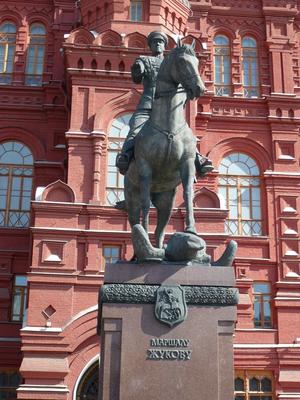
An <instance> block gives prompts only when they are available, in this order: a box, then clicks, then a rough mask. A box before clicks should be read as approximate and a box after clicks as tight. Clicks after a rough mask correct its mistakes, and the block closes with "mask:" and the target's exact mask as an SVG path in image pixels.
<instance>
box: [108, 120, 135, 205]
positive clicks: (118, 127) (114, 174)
mask: <svg viewBox="0 0 300 400" xmlns="http://www.w3.org/2000/svg"><path fill="white" fill-rule="evenodd" d="M131 115H132V114H123V115H120V116H119V117H117V118H116V119H114V120H113V122H112V124H111V126H110V128H109V130H108V155H107V160H108V161H107V184H106V203H107V204H109V205H115V204H116V202H117V201H120V200H123V199H124V177H123V175H121V174H120V173H119V171H118V169H117V167H116V157H117V154H118V153H119V152H120V150H121V149H122V145H123V143H124V140H125V138H126V136H127V134H128V132H129V120H130V118H131Z"/></svg>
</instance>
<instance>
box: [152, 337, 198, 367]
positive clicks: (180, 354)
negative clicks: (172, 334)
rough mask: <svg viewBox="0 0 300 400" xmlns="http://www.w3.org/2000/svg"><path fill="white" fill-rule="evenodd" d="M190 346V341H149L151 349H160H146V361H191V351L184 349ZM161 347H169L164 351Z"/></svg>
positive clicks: (155, 339) (154, 339) (153, 339)
mask: <svg viewBox="0 0 300 400" xmlns="http://www.w3.org/2000/svg"><path fill="white" fill-rule="evenodd" d="M189 344H190V339H158V338H152V339H150V346H151V347H160V348H155V349H147V360H171V361H172V360H173V361H187V360H190V359H191V356H192V350H188V349H186V348H187V347H188V346H189ZM163 347H171V349H164V348H163Z"/></svg>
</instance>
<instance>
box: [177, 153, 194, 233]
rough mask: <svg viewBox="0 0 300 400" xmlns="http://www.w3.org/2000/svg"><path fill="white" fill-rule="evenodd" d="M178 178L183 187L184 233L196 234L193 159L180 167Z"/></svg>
mask: <svg viewBox="0 0 300 400" xmlns="http://www.w3.org/2000/svg"><path fill="white" fill-rule="evenodd" d="M180 176H181V181H182V186H183V198H184V203H185V208H186V219H185V224H186V227H185V231H186V232H191V233H197V232H196V228H195V219H194V207H193V199H194V178H195V159H194V158H193V159H191V158H190V159H188V160H186V161H184V162H183V163H182V164H181V166H180Z"/></svg>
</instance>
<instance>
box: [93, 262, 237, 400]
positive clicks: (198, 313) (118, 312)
mask: <svg viewBox="0 0 300 400" xmlns="http://www.w3.org/2000/svg"><path fill="white" fill-rule="evenodd" d="M161 285H166V286H164V287H165V288H167V289H168V288H170V287H171V288H172V287H178V285H180V287H181V288H183V292H184V297H185V302H186V311H187V314H186V317H185V319H184V320H183V321H182V322H179V323H177V324H174V325H173V326H170V325H169V324H167V323H165V322H162V321H160V320H158V319H157V317H156V315H155V307H156V298H157V291H158V289H159V288H160V286H161ZM234 286H235V279H234V273H233V269H232V268H231V267H210V266H207V267H206V266H201V265H197V264H193V265H191V266H184V265H174V264H172V265H165V264H143V265H137V264H131V263H128V264H123V263H120V264H111V265H107V266H106V272H105V279H104V285H103V287H102V288H101V292H100V295H99V300H100V304H99V327H98V329H99V334H100V335H101V364H100V388H99V399H101V400H156V399H159V400H170V399H172V400H179V399H180V400H183V399H188V400H228V399H232V398H233V344H232V335H233V331H234V323H235V320H236V303H237V297H238V294H237V290H236V289H235V288H234ZM160 290H161V289H160ZM180 290H181V289H180ZM175 292H176V289H175ZM175 292H174V293H175ZM177 293H179V292H178V291H177Z"/></svg>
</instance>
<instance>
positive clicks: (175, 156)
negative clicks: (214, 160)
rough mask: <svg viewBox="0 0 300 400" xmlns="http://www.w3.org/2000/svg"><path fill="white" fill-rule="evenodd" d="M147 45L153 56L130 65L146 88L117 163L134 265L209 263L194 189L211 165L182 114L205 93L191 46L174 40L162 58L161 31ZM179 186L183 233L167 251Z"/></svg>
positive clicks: (164, 39)
mask: <svg viewBox="0 0 300 400" xmlns="http://www.w3.org/2000/svg"><path fill="white" fill-rule="evenodd" d="M148 43H149V47H150V49H151V50H152V56H148V57H139V58H138V59H137V60H136V62H135V64H134V65H133V67H132V76H133V80H134V81H135V82H136V83H138V82H139V83H141V82H142V83H143V84H144V93H143V95H142V98H141V101H140V103H139V105H138V107H137V110H136V112H135V113H134V114H133V116H132V118H131V121H130V124H129V125H130V131H129V134H128V136H127V139H126V140H125V143H124V146H123V149H122V152H121V153H120V154H119V155H118V157H117V160H116V165H117V167H118V168H119V170H120V172H121V173H124V174H125V178H124V188H125V190H124V192H125V205H126V210H127V212H128V219H129V222H130V225H131V227H132V234H133V246H134V250H135V254H136V256H137V259H138V261H151V260H162V259H169V260H170V261H191V260H197V261H198V262H201V263H203V264H210V257H209V256H207V254H206V253H205V242H204V241H203V239H201V238H200V237H199V236H198V235H197V232H196V228H195V219H194V212H193V195H194V193H193V185H194V180H195V175H196V169H197V171H198V174H200V175H202V176H203V175H205V173H207V172H209V171H211V170H212V169H213V166H212V164H211V162H210V160H208V159H207V158H206V157H203V156H201V155H200V154H199V153H198V152H197V148H196V137H195V135H194V134H193V132H192V130H191V129H190V127H189V126H188V124H187V122H186V119H185V110H184V107H185V105H186V103H187V101H189V100H193V99H196V98H198V97H200V96H201V95H203V94H204V91H205V87H204V84H203V82H202V80H201V78H200V76H199V72H198V65H199V62H198V59H197V57H196V54H195V48H194V42H193V44H192V45H188V44H182V43H181V41H180V40H178V43H177V46H176V47H175V48H174V49H173V50H171V51H170V53H169V54H168V55H167V56H166V57H164V58H163V51H164V48H165V46H166V45H167V43H168V39H167V36H166V35H165V34H164V33H163V32H151V33H150V35H149V36H148ZM180 183H181V184H182V186H183V197H184V204H185V209H186V217H185V232H180V233H176V234H175V235H173V237H171V239H170V240H169V242H168V244H167V246H166V248H165V247H164V246H163V242H164V234H165V228H166V226H167V224H168V222H169V219H170V217H171V213H172V209H173V205H174V199H175V194H176V190H177V187H178V185H180ZM151 203H152V204H153V206H154V207H155V208H156V210H157V226H156V229H155V242H156V243H155V247H154V246H152V244H151V243H150V240H149V237H148V225H149V211H150V205H151ZM228 246H229V247H228V248H227V249H226V251H225V253H224V255H223V256H222V257H223V258H222V257H221V258H222V260H221V259H220V260H218V262H216V263H217V264H218V265H221V264H220V263H222V264H223V265H224V262H225V263H227V264H228V263H231V262H232V259H233V258H232V257H233V256H232V252H233V250H234V247H235V246H234V244H233V243H231V244H229V245H228ZM178 249H180V251H179V252H178ZM234 252H235V251H234ZM168 255H169V256H168ZM224 257H225V259H224ZM212 264H215V263H212ZM225 265H226V264H225Z"/></svg>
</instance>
